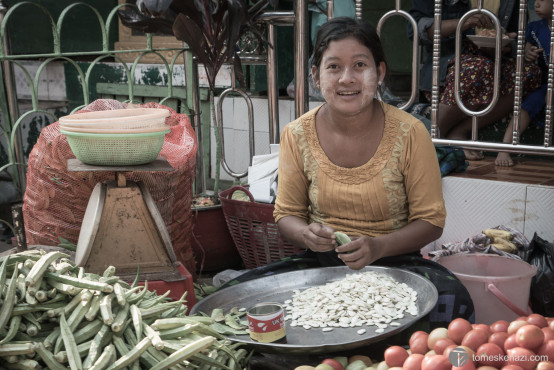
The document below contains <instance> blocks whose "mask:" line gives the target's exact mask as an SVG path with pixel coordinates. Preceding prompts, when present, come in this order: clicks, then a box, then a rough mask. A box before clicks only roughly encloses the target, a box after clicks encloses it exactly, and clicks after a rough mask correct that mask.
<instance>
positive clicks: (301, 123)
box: [283, 105, 321, 133]
mask: <svg viewBox="0 0 554 370" xmlns="http://www.w3.org/2000/svg"><path fill="white" fill-rule="evenodd" d="M319 108H321V105H320V106H317V107H315V108H313V109H311V110H309V111H308V112H306V113H304V114H303V115H301V116H300V117H298V118H297V119H295V120H294V121H291V122H289V123H288V124H287V125H286V126H285V128H284V129H283V133H285V132H291V133H298V132H304V131H305V128H306V127H307V126H312V125H314V123H315V115H316V113H317V111H318V110H319Z"/></svg>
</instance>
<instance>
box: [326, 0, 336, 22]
mask: <svg viewBox="0 0 554 370" xmlns="http://www.w3.org/2000/svg"><path fill="white" fill-rule="evenodd" d="M333 18H335V1H334V0H327V19H333Z"/></svg>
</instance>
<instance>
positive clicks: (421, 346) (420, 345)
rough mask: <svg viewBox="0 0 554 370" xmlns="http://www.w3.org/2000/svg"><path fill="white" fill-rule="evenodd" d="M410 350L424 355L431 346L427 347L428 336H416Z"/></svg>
mask: <svg viewBox="0 0 554 370" xmlns="http://www.w3.org/2000/svg"><path fill="white" fill-rule="evenodd" d="M410 350H411V351H412V353H420V354H422V355H424V354H426V353H427V351H429V347H427V338H426V337H425V336H421V338H416V339H415V340H414V341H413V342H412V343H411V344H410Z"/></svg>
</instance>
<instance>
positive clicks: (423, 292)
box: [191, 266, 438, 354]
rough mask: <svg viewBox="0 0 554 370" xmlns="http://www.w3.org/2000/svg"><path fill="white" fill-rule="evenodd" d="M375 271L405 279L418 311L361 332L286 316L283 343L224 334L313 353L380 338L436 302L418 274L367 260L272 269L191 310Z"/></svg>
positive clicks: (264, 347) (267, 348) (282, 294)
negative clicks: (354, 264) (295, 322)
mask: <svg viewBox="0 0 554 370" xmlns="http://www.w3.org/2000/svg"><path fill="white" fill-rule="evenodd" d="M366 271H375V272H378V273H382V274H386V275H389V276H391V277H392V278H393V279H395V280H396V281H398V282H400V283H406V284H407V285H408V286H409V287H410V288H412V289H414V290H415V291H416V292H417V293H418V299H417V307H418V312H419V314H418V315H417V316H412V315H410V314H406V316H405V317H404V318H403V319H400V320H395V321H397V322H399V323H400V324H401V325H400V326H390V325H389V326H388V327H387V328H386V329H385V331H384V332H383V333H376V332H375V329H377V327H375V326H364V328H366V329H367V331H366V333H365V334H362V335H360V334H358V333H357V331H358V330H359V329H360V327H354V328H334V329H333V330H332V331H330V332H322V330H321V329H318V328H312V329H309V330H306V329H304V328H302V327H291V326H290V325H289V324H290V321H289V320H287V321H286V331H287V336H286V339H287V343H259V342H255V341H253V340H251V339H250V336H249V335H236V336H228V338H229V339H230V340H232V341H235V342H241V343H246V344H247V345H249V346H251V347H253V348H254V349H256V350H258V351H260V352H266V353H289V354H292V353H298V354H299V353H302V354H308V353H309V354H316V353H324V352H338V351H345V350H351V349H355V348H358V347H361V346H365V345H368V344H371V343H375V342H378V341H381V340H383V339H385V338H387V337H389V336H391V335H393V334H395V333H398V332H400V331H402V330H404V329H406V328H408V327H409V326H410V325H412V324H413V323H414V322H415V321H417V320H419V319H420V318H422V317H423V316H425V315H426V314H427V313H429V311H431V309H433V307H434V306H435V304H436V303H437V299H438V293H437V289H436V288H435V286H434V285H433V284H432V283H431V282H430V281H429V280H427V279H425V278H424V277H422V276H420V275H417V274H415V273H413V272H410V271H406V270H401V269H397V268H389V267H379V266H367V267H365V268H364V269H362V270H359V271H354V270H351V269H350V268H348V267H347V266H339V267H323V268H315V269H306V270H300V271H292V272H286V273H282V274H277V275H271V276H266V277H262V278H259V279H255V280H250V281H246V282H243V283H240V284H238V285H235V286H231V287H228V288H225V289H222V290H220V291H217V292H215V293H213V294H210V295H209V296H207V297H206V298H204V299H202V300H201V301H200V302H198V303H197V304H196V305H195V306H194V307H193V308H192V310H191V314H195V313H200V312H203V313H205V314H208V315H211V313H212V310H213V309H215V308H222V309H223V310H224V312H225V313H227V311H228V310H230V309H231V308H233V307H238V308H242V307H244V308H250V307H252V306H254V305H255V304H257V303H260V302H280V303H283V302H284V301H285V300H287V299H291V298H292V291H293V289H301V290H302V289H306V288H309V287H312V286H317V285H323V284H325V283H328V282H331V281H336V280H340V279H342V278H343V277H345V276H346V275H347V274H356V273H359V272H366Z"/></svg>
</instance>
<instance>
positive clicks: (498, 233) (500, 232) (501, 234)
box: [483, 229, 514, 240]
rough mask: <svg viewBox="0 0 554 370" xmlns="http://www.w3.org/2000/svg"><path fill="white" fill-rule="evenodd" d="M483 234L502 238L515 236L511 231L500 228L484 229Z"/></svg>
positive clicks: (508, 238)
mask: <svg viewBox="0 0 554 370" xmlns="http://www.w3.org/2000/svg"><path fill="white" fill-rule="evenodd" d="M483 234H485V235H486V237H487V238H491V239H494V238H501V239H504V240H512V239H513V238H514V236H513V235H512V233H511V232H509V231H506V230H498V229H485V230H483Z"/></svg>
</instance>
